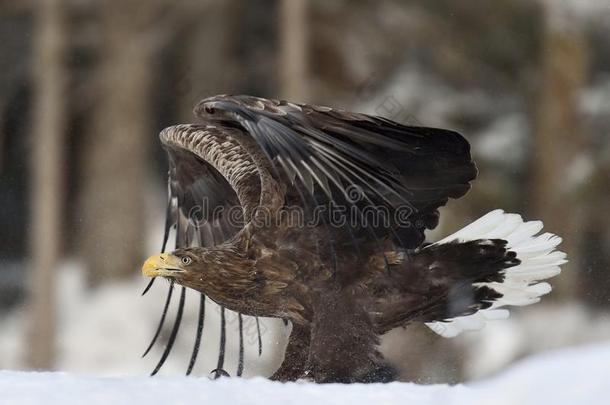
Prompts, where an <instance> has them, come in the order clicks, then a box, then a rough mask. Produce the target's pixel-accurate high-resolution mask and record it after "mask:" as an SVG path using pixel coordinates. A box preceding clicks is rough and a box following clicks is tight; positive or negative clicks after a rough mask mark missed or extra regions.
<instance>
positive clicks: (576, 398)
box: [0, 344, 610, 405]
mask: <svg viewBox="0 0 610 405" xmlns="http://www.w3.org/2000/svg"><path fill="white" fill-rule="evenodd" d="M608 397H610V344H605V345H596V346H586V347H581V348H574V349H564V350H562V351H559V352H553V353H548V354H544V355H539V356H536V357H534V358H530V359H527V360H524V361H522V362H519V363H517V364H516V365H515V366H513V367H511V368H510V369H509V370H507V371H506V372H504V373H502V374H500V375H498V376H496V377H494V378H492V379H488V380H485V381H481V382H478V383H474V384H470V385H459V386H447V385H428V386H423V385H416V384H409V383H392V384H386V385H381V384H371V385H363V384H354V385H335V384H332V385H316V384H311V383H290V384H281V383H274V382H270V381H268V380H265V379H263V378H261V377H257V378H253V379H230V378H223V379H220V380H218V381H212V380H209V379H208V378H191V377H155V378H149V377H93V376H83V375H73V374H64V373H28V372H14V371H0V404H11V405H13V404H14V405H19V404H42V403H44V404H62V405H69V404H83V403H87V404H104V405H106V404H116V405H118V404H129V405H133V404H140V403H142V404H144V403H146V404H148V405H154V404H163V405H167V404H172V405H173V404H205V403H230V404H265V405H272V404H276V403H277V404H307V405H311V404H318V403H325V404H343V403H351V404H409V405H419V404H426V405H432V404H443V405H446V404H451V405H453V404H468V405H476V404H490V403H493V404H494V405H504V404H506V405H508V404H520V405H521V404H543V403H549V404H553V405H561V404H588V405H595V404H607V403H608Z"/></svg>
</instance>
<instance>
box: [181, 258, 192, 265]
mask: <svg viewBox="0 0 610 405" xmlns="http://www.w3.org/2000/svg"><path fill="white" fill-rule="evenodd" d="M192 261H193V260H192V259H191V258H190V257H188V256H184V257H183V258H182V264H184V265H185V266H188V265H189V264H191V262H192Z"/></svg>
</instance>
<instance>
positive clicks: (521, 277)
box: [426, 210, 567, 337]
mask: <svg viewBox="0 0 610 405" xmlns="http://www.w3.org/2000/svg"><path fill="white" fill-rule="evenodd" d="M542 228H543V224H542V222H541V221H529V222H524V221H523V219H522V218H521V216H520V215H518V214H507V213H505V212H504V211H502V210H495V211H492V212H490V213H488V214H486V215H484V216H483V217H481V218H479V219H478V220H476V221H474V222H473V223H471V224H470V225H468V226H466V227H465V228H462V229H461V230H459V231H458V232H456V233H454V234H453V235H450V236H448V237H446V238H444V239H442V240H440V241H438V242H436V243H435V244H442V243H449V242H452V241H455V240H457V241H461V242H467V241H472V240H478V239H504V240H506V241H507V242H508V244H507V247H508V249H509V250H511V251H513V252H515V253H516V254H517V258H518V259H519V260H521V263H520V264H519V265H518V266H515V267H510V268H508V269H506V270H505V273H504V274H505V279H504V281H503V282H501V283H497V282H494V283H480V284H479V285H487V286H489V287H491V288H493V289H494V290H496V291H497V292H499V293H501V294H502V297H501V298H499V299H498V300H497V301H495V302H494V304H493V305H492V306H491V307H490V308H488V309H483V310H480V311H478V312H476V313H474V314H472V315H468V316H461V317H458V318H454V319H450V320H447V321H446V322H431V323H427V324H426V325H427V326H428V327H429V328H430V329H432V330H433V331H434V332H436V333H438V334H439V335H441V336H444V337H454V336H457V335H459V334H460V333H461V332H462V331H465V330H478V329H481V328H483V327H484V326H485V324H486V323H487V321H490V320H495V319H505V318H507V317H508V316H509V312H508V310H506V309H500V308H502V307H504V306H507V305H515V306H522V305H530V304H534V303H536V302H538V301H540V297H541V296H543V295H545V294H548V293H549V292H550V291H551V285H550V284H548V283H544V282H543V283H540V281H541V280H546V279H548V278H551V277H554V276H556V275H558V274H559V273H560V272H561V269H560V267H559V266H561V265H562V264H564V263H566V262H567V260H566V254H565V253H563V252H560V251H556V250H555V248H556V247H557V246H558V245H559V244H560V243H561V238H560V237H559V236H556V235H553V234H551V233H543V234H541V235H536V234H537V233H539V232H540V231H541V230H542Z"/></svg>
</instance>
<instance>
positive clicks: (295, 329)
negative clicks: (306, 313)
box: [269, 323, 311, 381]
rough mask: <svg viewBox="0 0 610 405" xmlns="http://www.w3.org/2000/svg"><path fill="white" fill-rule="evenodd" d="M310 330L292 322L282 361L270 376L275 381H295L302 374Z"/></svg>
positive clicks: (307, 350)
mask: <svg viewBox="0 0 610 405" xmlns="http://www.w3.org/2000/svg"><path fill="white" fill-rule="evenodd" d="M310 336H311V330H310V329H309V327H307V326H303V325H298V324H296V323H293V324H292V332H291V333H290V338H289V339H288V345H287V346H286V352H285V353H284V361H283V362H282V364H281V365H280V368H278V369H277V371H276V372H275V373H273V375H272V376H271V377H269V378H270V379H271V380H275V381H295V380H297V379H298V378H300V377H302V376H303V373H304V372H305V363H306V362H307V356H308V355H309V342H310Z"/></svg>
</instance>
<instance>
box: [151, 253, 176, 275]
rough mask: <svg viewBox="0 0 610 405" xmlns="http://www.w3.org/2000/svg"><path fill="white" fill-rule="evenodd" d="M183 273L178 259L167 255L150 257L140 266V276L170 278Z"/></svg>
mask: <svg viewBox="0 0 610 405" xmlns="http://www.w3.org/2000/svg"><path fill="white" fill-rule="evenodd" d="M183 272H184V269H183V268H182V267H181V261H180V259H179V258H178V257H176V256H174V255H172V254H169V253H161V254H160V255H156V256H151V257H149V258H148V259H146V261H145V262H144V265H143V266H142V274H143V275H145V276H147V277H171V276H175V275H176V273H183Z"/></svg>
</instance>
